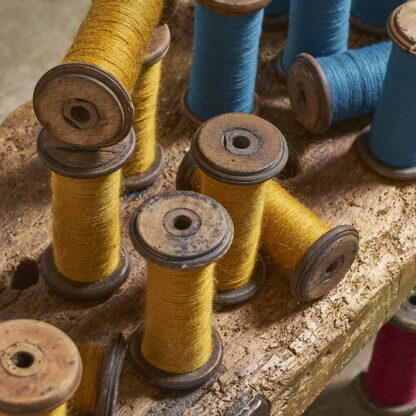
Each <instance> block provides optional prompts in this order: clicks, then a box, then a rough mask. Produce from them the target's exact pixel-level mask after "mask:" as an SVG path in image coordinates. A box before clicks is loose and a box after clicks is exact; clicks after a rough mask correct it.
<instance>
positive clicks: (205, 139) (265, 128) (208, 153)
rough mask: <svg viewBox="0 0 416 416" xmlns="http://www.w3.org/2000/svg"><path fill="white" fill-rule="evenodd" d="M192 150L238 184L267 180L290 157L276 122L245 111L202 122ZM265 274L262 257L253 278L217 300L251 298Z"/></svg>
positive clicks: (200, 162) (217, 174)
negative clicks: (275, 124)
mask: <svg viewBox="0 0 416 416" xmlns="http://www.w3.org/2000/svg"><path fill="white" fill-rule="evenodd" d="M191 153H192V158H193V160H194V162H195V163H196V165H197V166H198V168H199V169H201V170H202V171H203V172H204V173H205V174H207V175H208V176H210V177H212V178H214V179H215V180H217V181H219V182H224V183H228V184H232V185H239V186H245V185H254V184H259V183H262V182H266V181H267V180H269V179H270V178H272V177H274V176H276V175H277V174H278V173H279V172H280V171H281V170H282V169H283V168H284V166H285V164H286V162H287V158H288V148H287V144H286V141H285V139H284V137H283V135H282V134H281V133H280V131H279V130H278V129H277V128H276V127H275V126H274V125H273V124H271V123H269V122H268V121H266V120H263V119H261V118H260V117H257V116H254V115H250V114H242V113H231V114H224V115H221V116H218V117H214V118H213V119H211V120H209V121H207V122H206V123H205V124H203V126H201V128H200V129H199V130H198V131H197V133H196V135H195V137H194V139H193V141H192V144H191ZM266 274H267V271H266V267H265V264H264V262H263V260H262V259H261V258H260V257H259V260H258V264H257V266H256V269H255V272H254V274H253V276H252V278H251V280H250V281H249V282H248V283H247V284H245V285H244V286H242V287H240V288H237V289H233V290H227V291H221V292H217V294H216V298H215V302H216V303H217V304H219V305H233V304H236V303H240V302H243V301H245V300H248V299H250V298H252V297H253V296H255V295H256V293H257V292H258V290H259V289H260V287H261V286H262V284H263V283H264V280H265V278H266Z"/></svg>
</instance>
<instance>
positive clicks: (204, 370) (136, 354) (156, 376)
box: [129, 325, 223, 390]
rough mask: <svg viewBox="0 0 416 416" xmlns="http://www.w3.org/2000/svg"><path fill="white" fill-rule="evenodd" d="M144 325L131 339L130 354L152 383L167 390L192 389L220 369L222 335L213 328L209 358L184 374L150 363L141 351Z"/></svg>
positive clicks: (143, 374)
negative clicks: (161, 368)
mask: <svg viewBox="0 0 416 416" xmlns="http://www.w3.org/2000/svg"><path fill="white" fill-rule="evenodd" d="M143 335H144V326H143V325H142V326H140V327H139V328H138V329H137V331H136V332H135V333H134V334H133V336H132V337H131V340H130V346H129V350H130V356H131V358H132V360H133V364H134V365H135V367H136V369H137V370H138V371H139V373H140V374H141V375H142V376H143V377H144V378H145V379H146V380H147V381H148V382H149V383H151V384H154V385H155V386H157V387H160V388H162V389H166V390H190V389H195V388H196V387H198V386H200V385H201V384H204V383H205V382H206V381H208V380H209V379H210V378H211V377H212V376H213V375H214V374H215V373H216V372H217V370H218V368H219V366H220V365H221V363H222V356H223V347H222V341H221V337H220V335H219V334H218V332H217V331H216V330H215V329H214V328H212V353H211V357H210V358H209V360H208V361H207V362H206V363H205V364H204V365H203V366H202V367H200V368H198V369H196V370H194V371H191V372H189V373H184V374H175V373H171V372H168V371H163V370H160V369H158V368H156V367H154V366H153V365H151V364H149V363H148V362H147V361H146V360H145V358H144V357H143V354H142V351H141V345H142V339H143Z"/></svg>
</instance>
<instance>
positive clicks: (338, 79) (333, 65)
mask: <svg viewBox="0 0 416 416" xmlns="http://www.w3.org/2000/svg"><path fill="white" fill-rule="evenodd" d="M391 48H392V43H391V42H383V43H379V44H376V45H371V46H367V47H365V48H360V49H354V50H351V51H347V52H343V53H339V54H336V55H330V56H326V57H322V58H318V59H317V61H318V62H319V64H320V65H321V67H322V69H323V71H324V73H325V75H326V78H327V80H328V84H329V87H330V90H331V95H332V106H333V118H332V120H333V121H338V120H345V119H348V118H355V117H359V116H362V115H364V114H368V113H372V112H373V111H374V110H375V108H376V104H377V102H378V100H379V98H380V96H381V91H382V89H383V81H384V77H385V74H386V69H387V62H388V60H389V56H390V52H391Z"/></svg>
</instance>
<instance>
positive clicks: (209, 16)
mask: <svg viewBox="0 0 416 416" xmlns="http://www.w3.org/2000/svg"><path fill="white" fill-rule="evenodd" d="M269 2H270V0H250V1H245V2H235V0H198V3H197V4H196V7H195V33H194V55H193V59H192V67H191V82H190V87H189V89H188V90H187V91H185V93H184V94H183V96H182V111H183V113H184V114H185V115H186V116H187V117H188V119H189V120H190V121H191V123H192V124H193V125H196V126H197V125H199V124H201V123H202V122H203V121H205V120H208V119H210V118H212V117H214V116H217V115H220V114H225V113H232V112H239V113H253V114H258V112H259V101H258V98H257V96H256V94H255V92H254V90H255V85H256V75H257V60H258V49H259V42H260V35H261V31H262V21H263V12H264V10H263V9H264V7H265V6H266V5H267V4H268V3H269Z"/></svg>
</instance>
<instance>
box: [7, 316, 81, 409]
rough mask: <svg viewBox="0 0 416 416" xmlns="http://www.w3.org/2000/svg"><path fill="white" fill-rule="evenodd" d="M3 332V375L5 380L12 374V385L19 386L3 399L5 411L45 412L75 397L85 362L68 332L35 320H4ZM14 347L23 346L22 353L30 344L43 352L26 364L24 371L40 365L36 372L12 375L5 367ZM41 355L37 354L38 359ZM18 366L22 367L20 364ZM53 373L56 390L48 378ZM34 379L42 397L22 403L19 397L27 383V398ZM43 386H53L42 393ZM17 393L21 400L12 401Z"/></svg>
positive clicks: (20, 347)
mask: <svg viewBox="0 0 416 416" xmlns="http://www.w3.org/2000/svg"><path fill="white" fill-rule="evenodd" d="M16 326H17V329H16ZM0 334H1V336H0V338H1V339H0V351H4V354H2V357H1V358H2V360H1V361H2V362H1V363H0V374H1V377H2V380H4V378H7V377H9V376H10V380H9V384H12V385H15V387H14V388H13V389H12V391H13V393H11V394H8V395H7V397H6V400H2V399H0V411H1V412H4V413H6V414H18V415H22V416H25V415H26V416H28V415H38V414H40V413H42V414H43V413H46V412H49V411H51V410H53V409H56V408H57V407H59V406H61V405H62V404H63V403H65V402H67V401H68V400H69V399H70V398H71V397H72V396H73V394H74V393H75V391H76V390H77V388H78V386H79V384H80V382H81V375H82V361H81V357H80V355H79V352H78V350H77V348H76V346H75V344H74V343H73V341H72V340H71V339H70V338H69V336H68V335H66V334H65V333H64V332H63V331H61V330H59V329H58V328H56V327H54V326H52V325H50V324H47V323H46V322H41V321H36V320H33V319H14V320H10V321H4V322H2V323H1V324H0ZM23 344H24V345H23ZM14 346H15V347H16V350H19V349H20V352H21V353H24V352H26V351H28V350H27V346H32V347H33V348H35V349H38V351H40V352H41V355H42V357H41V358H40V360H41V362H40V361H33V358H32V362H33V364H32V363H25V366H24V367H25V368H23V369H24V370H29V369H30V368H31V367H32V366H37V368H35V372H33V374H26V375H23V376H22V375H17V374H11V373H9V371H8V370H6V369H5V367H4V365H5V361H6V359H7V356H6V354H7V351H8V350H9V349H10V348H11V347H14ZM30 355H31V354H30ZM62 355H64V356H68V357H70V360H68V361H65V360H63V359H62ZM32 357H33V356H32ZM38 358H39V357H36V360H37V359H38ZM58 363H59V364H58ZM26 364H27V365H26ZM16 367H20V366H19V365H18V364H16ZM62 371H63V373H62ZM51 374H55V377H54V381H55V383H54V386H55V387H54V388H53V389H50V386H51V383H52V380H51V379H49V380H48V376H49V375H51ZM57 377H58V379H59V377H61V378H62V379H63V380H64V383H60V384H61V385H59V386H58V385H57V384H58V380H57ZM42 378H43V380H42ZM45 378H46V380H45ZM42 381H43V383H44V384H45V383H46V384H45V386H42V384H41V383H42ZM19 382H22V383H23V386H20V388H19ZM25 382H26V383H27V384H25ZM34 382H35V383H36V385H37V386H39V390H40V391H41V393H39V390H38V393H39V394H38V396H39V397H37V398H36V399H35V400H34V401H32V402H30V401H28V400H26V402H25V403H22V401H21V400H19V396H21V392H22V390H21V389H22V387H25V386H26V388H25V390H24V391H25V394H24V396H25V397H24V398H25V399H27V395H28V394H30V393H29V391H30V386H28V384H30V383H34ZM42 387H44V388H45V390H46V389H47V388H48V387H49V389H48V390H47V391H46V392H45V390H44V391H43V392H42ZM58 389H61V391H58ZM54 390H55V391H54ZM5 393H6V392H5ZM13 394H15V396H17V399H18V400H17V401H14V402H11V400H13V397H11V396H13Z"/></svg>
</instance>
